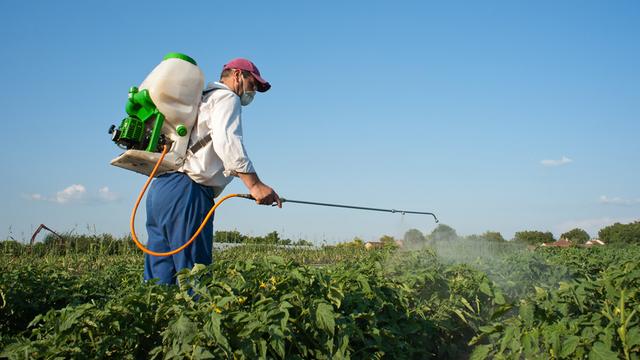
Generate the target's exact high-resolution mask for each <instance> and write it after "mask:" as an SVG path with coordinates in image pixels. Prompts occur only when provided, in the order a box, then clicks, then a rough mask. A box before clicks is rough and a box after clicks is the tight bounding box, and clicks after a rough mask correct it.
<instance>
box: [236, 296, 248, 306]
mask: <svg viewBox="0 0 640 360" xmlns="http://www.w3.org/2000/svg"><path fill="white" fill-rule="evenodd" d="M245 301H247V298H246V297H244V296H238V304H240V305H242V304H244V303H245Z"/></svg>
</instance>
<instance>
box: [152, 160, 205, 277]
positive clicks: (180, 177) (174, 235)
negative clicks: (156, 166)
mask: <svg viewBox="0 0 640 360" xmlns="http://www.w3.org/2000/svg"><path fill="white" fill-rule="evenodd" d="M213 197H214V194H213V189H211V188H209V187H206V186H203V185H199V184H198V183H196V182H194V181H193V180H191V178H189V176H187V175H186V174H184V173H180V172H174V173H170V174H164V175H160V176H158V177H157V178H156V179H155V180H153V182H152V183H151V186H150V188H149V191H148V193H147V233H148V235H149V241H148V242H147V247H148V248H149V249H150V250H153V251H156V252H167V251H171V250H174V249H177V248H179V247H180V246H182V245H184V243H186V242H187V241H189V239H190V238H191V236H193V234H194V233H195V232H196V230H197V229H198V227H199V226H200V224H201V223H202V220H204V217H205V216H206V215H207V212H209V210H210V209H211V206H212V205H213V201H214V200H213ZM212 247H213V216H212V217H211V219H209V221H208V222H207V224H206V225H205V227H204V229H203V230H202V232H201V233H200V235H199V236H198V237H197V238H196V239H195V240H194V241H193V243H191V245H189V246H188V247H187V248H185V249H184V250H183V251H181V252H179V253H177V254H175V255H171V256H162V257H157V256H151V255H148V254H145V258H144V279H145V281H148V280H151V279H158V283H159V284H176V273H177V272H178V271H180V270H181V269H184V268H189V269H191V268H192V267H193V265H194V264H196V263H198V264H205V265H209V264H211V261H212Z"/></svg>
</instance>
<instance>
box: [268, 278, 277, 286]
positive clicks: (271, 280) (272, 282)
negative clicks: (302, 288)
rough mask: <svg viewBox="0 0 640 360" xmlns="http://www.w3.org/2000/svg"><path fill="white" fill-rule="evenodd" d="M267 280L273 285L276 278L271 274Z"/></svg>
mask: <svg viewBox="0 0 640 360" xmlns="http://www.w3.org/2000/svg"><path fill="white" fill-rule="evenodd" d="M269 281H270V282H271V284H273V285H275V284H276V283H277V282H278V281H277V280H276V277H275V276H272V277H271V278H270V279H269Z"/></svg>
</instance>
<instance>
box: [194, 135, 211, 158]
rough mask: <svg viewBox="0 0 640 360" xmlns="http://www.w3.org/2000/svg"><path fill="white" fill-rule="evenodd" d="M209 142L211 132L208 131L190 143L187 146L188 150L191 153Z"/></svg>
mask: <svg viewBox="0 0 640 360" xmlns="http://www.w3.org/2000/svg"><path fill="white" fill-rule="evenodd" d="M210 142H211V133H208V134H207V136H205V137H203V138H202V139H200V140H198V141H196V142H195V144H193V145H191V147H190V148H189V151H190V152H191V153H192V154H195V153H197V152H198V151H199V150H200V149H202V148H203V147H205V146H206V145H207V144H208V143H210Z"/></svg>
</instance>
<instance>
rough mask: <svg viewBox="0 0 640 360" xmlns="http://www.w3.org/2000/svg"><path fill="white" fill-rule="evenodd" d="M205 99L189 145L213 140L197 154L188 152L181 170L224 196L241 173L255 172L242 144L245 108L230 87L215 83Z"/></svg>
mask: <svg viewBox="0 0 640 360" xmlns="http://www.w3.org/2000/svg"><path fill="white" fill-rule="evenodd" d="M211 89H215V90H214V91H211V92H208V93H206V94H205V95H203V97H202V103H201V104H200V109H199V112H198V120H197V122H196V125H195V126H194V127H193V130H192V132H191V137H190V139H189V144H190V145H189V146H190V147H191V146H192V144H195V143H196V142H197V141H199V140H200V139H202V138H204V137H205V136H207V134H211V141H210V142H209V143H208V144H207V145H205V146H204V147H202V148H201V149H200V150H198V151H197V152H196V153H195V154H192V153H191V152H190V151H187V159H186V160H185V162H184V164H183V165H182V167H180V169H179V170H178V171H181V172H184V173H185V174H187V175H189V177H190V178H191V179H193V181H195V182H197V183H199V184H202V185H205V186H210V187H212V188H213V191H214V193H215V196H216V197H217V196H218V195H220V193H222V191H223V190H224V188H225V186H227V185H228V184H229V183H230V182H231V180H233V177H234V176H237V174H238V173H253V172H255V170H254V168H253V164H252V163H251V160H250V159H249V156H248V155H247V151H246V149H245V148H244V145H243V143H242V106H241V105H240V97H239V96H238V95H236V94H235V93H234V92H233V91H231V90H230V89H229V88H228V87H227V86H226V85H224V84H222V83H219V82H213V83H210V84H209V85H208V86H207V87H206V89H205V91H206V90H211Z"/></svg>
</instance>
